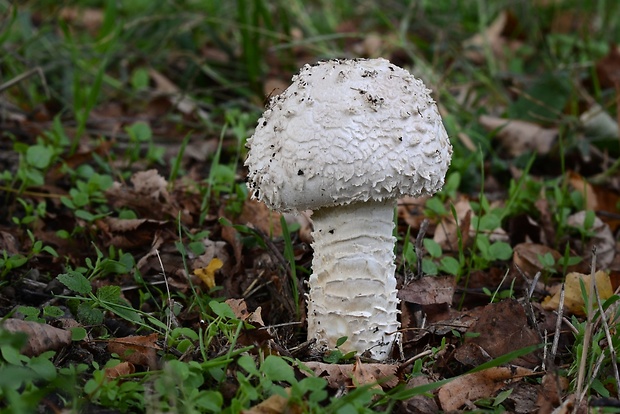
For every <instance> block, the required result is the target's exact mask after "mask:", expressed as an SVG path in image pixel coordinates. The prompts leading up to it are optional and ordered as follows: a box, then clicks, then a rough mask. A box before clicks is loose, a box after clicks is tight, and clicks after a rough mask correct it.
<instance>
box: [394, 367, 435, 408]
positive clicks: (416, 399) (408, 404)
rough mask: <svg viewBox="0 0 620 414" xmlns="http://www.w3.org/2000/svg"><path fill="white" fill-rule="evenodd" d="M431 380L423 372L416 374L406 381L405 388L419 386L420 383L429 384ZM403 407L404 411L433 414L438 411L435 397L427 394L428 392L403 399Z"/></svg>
mask: <svg viewBox="0 0 620 414" xmlns="http://www.w3.org/2000/svg"><path fill="white" fill-rule="evenodd" d="M430 383H431V380H430V379H429V378H428V377H427V376H425V375H424V374H418V375H415V376H413V377H411V379H410V380H409V381H407V387H406V388H407V389H410V388H415V387H420V386H422V385H427V384H430ZM403 407H404V408H405V412H407V413H414V414H435V413H438V412H439V406H438V405H437V402H435V399H434V398H433V397H431V396H429V395H428V393H425V394H420V395H415V396H413V397H411V398H409V399H407V400H404V401H403Z"/></svg>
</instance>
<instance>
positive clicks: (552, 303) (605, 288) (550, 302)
mask: <svg viewBox="0 0 620 414" xmlns="http://www.w3.org/2000/svg"><path fill="white" fill-rule="evenodd" d="M590 279H591V276H590V275H589V274H587V275H586V274H583V273H577V272H572V273H569V274H567V275H566V279H565V282H564V312H565V313H570V314H575V315H580V316H584V315H585V309H584V308H585V302H584V301H583V295H582V294H581V282H583V284H584V286H585V288H586V292H587V295H588V297H590V295H591V292H590ZM594 280H595V282H596V288H597V290H598V294H599V297H600V298H601V300H603V301H604V300H606V299H609V298H610V297H611V295H613V293H614V291H613V288H612V286H611V280H610V279H609V274H607V273H606V272H604V271H602V270H599V271H598V272H596V273H595V274H594ZM560 287H561V285H557V286H556V289H555V291H556V292H555V293H554V295H553V296H547V297H546V298H545V300H543V302H542V304H541V306H542V308H543V309H546V310H557V309H558V306H559V304H560V294H561V290H560Z"/></svg>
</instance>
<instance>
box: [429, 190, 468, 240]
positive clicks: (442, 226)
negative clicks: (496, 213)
mask: <svg viewBox="0 0 620 414" xmlns="http://www.w3.org/2000/svg"><path fill="white" fill-rule="evenodd" d="M454 211H455V212H456V217H457V219H458V227H457V222H456V221H455V219H454V216H453V215H452V214H448V215H446V216H444V217H443V218H442V219H441V222H440V223H439V224H438V225H437V228H436V229H435V234H434V235H433V240H434V241H435V242H436V243H437V244H439V246H441V248H442V250H443V251H458V246H459V234H458V233H459V231H458V230H460V232H461V237H462V244H463V247H466V246H468V245H469V241H470V237H469V236H470V230H471V219H472V217H473V216H475V214H474V213H473V211H472V209H471V204H470V203H469V199H467V198H461V199H459V200H458V201H457V202H456V203H454Z"/></svg>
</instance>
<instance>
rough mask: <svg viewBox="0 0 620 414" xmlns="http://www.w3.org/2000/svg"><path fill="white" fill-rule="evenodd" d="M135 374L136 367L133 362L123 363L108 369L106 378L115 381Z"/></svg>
mask: <svg viewBox="0 0 620 414" xmlns="http://www.w3.org/2000/svg"><path fill="white" fill-rule="evenodd" d="M134 372H136V367H135V365H134V364H132V363H131V362H128V361H123V362H120V363H119V364H117V365H115V366H113V367H111V368H106V369H105V377H106V378H107V379H114V378H118V377H122V376H124V375H131V374H133V373H134Z"/></svg>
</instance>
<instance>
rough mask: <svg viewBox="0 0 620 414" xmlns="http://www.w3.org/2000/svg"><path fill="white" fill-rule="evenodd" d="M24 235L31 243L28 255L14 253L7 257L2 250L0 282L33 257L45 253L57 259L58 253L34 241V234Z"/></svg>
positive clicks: (28, 232) (39, 241)
mask: <svg viewBox="0 0 620 414" xmlns="http://www.w3.org/2000/svg"><path fill="white" fill-rule="evenodd" d="M26 233H27V234H28V238H29V240H30V243H31V247H30V251H29V252H28V254H26V255H23V254H20V253H16V254H12V255H9V253H8V252H7V251H6V250H2V256H1V257H0V280H3V279H5V278H6V276H7V275H8V274H9V273H10V272H11V271H12V270H14V269H17V268H20V267H22V266H24V265H26V264H27V263H28V262H29V261H30V260H31V259H32V258H33V257H35V256H38V255H40V254H41V253H47V254H50V255H52V256H54V257H58V253H57V252H56V250H54V248H52V247H51V246H44V245H43V242H42V241H41V240H36V239H35V237H34V234H33V233H32V232H31V231H30V230H27V231H26Z"/></svg>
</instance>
